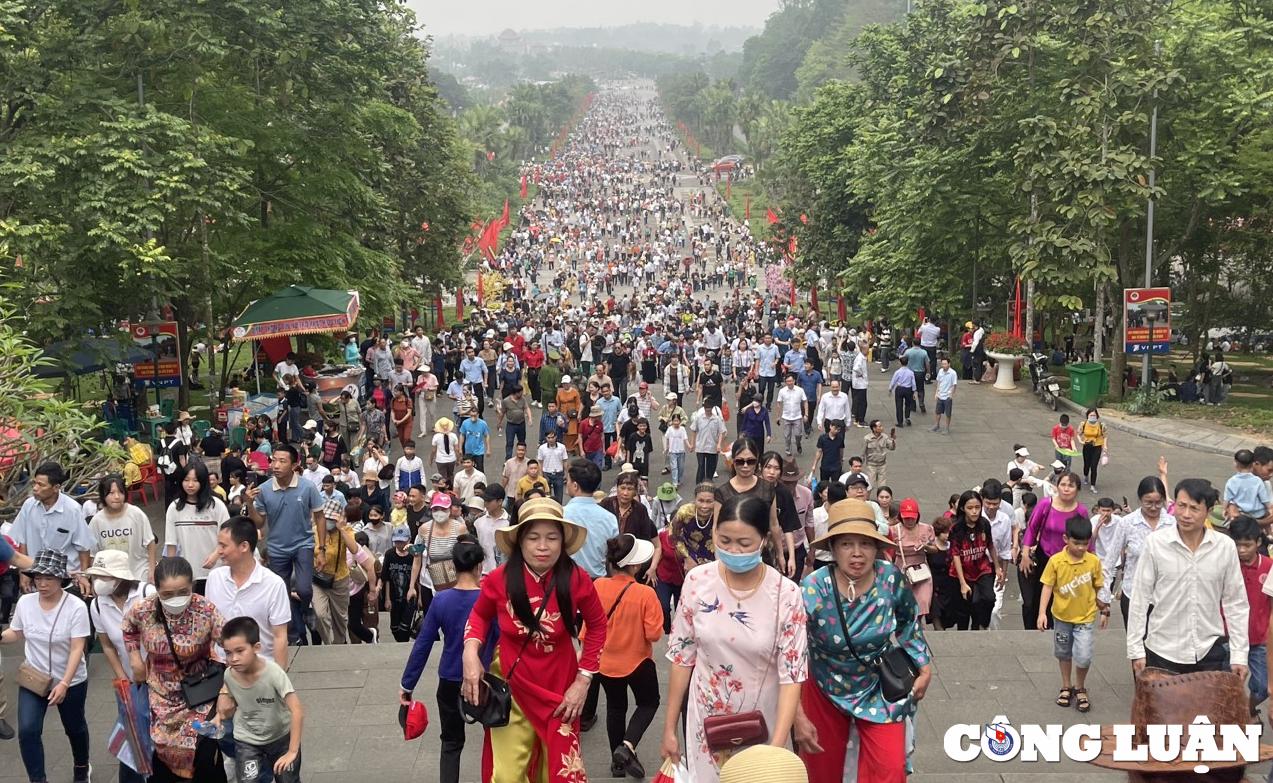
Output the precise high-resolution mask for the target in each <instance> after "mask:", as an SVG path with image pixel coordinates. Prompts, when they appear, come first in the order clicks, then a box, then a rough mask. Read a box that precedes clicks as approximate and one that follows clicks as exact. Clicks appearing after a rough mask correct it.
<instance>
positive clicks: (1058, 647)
mask: <svg viewBox="0 0 1273 783" xmlns="http://www.w3.org/2000/svg"><path fill="white" fill-rule="evenodd" d="M1091 541H1092V522H1091V520H1089V519H1088V518H1087V517H1085V516H1083V515H1081V514H1075V515H1074V516H1072V517H1070V518H1069V519H1067V520H1066V521H1065V548H1064V549H1062V550H1061V551H1060V552H1057V553H1056V554H1055V555H1052V557H1051V558H1049V559H1048V564H1047V565H1046V566H1045V567H1044V569H1043V576H1042V578H1041V581H1042V582H1043V596H1042V598H1041V599H1040V601H1039V619H1038V625H1039V630H1040V631H1046V630H1047V629H1048V616H1047V612H1048V605H1049V603H1050V604H1051V608H1052V619H1053V644H1052V653H1053V655H1055V656H1056V659H1057V662H1058V663H1059V665H1060V668H1061V692H1060V693H1059V694H1057V697H1056V703H1057V706H1059V707H1068V706H1070V704H1071V702H1074V703H1075V704H1076V706H1077V707H1078V711H1079V712H1087V711H1088V710H1090V709H1092V702H1091V700H1090V699H1089V698H1088V694H1087V688H1086V687H1084V685H1085V683H1086V682H1087V671H1088V669H1090V668H1091V666H1092V650H1093V648H1094V647H1095V642H1096V636H1095V628H1094V626H1095V624H1096V618H1097V614H1098V613H1099V615H1100V620H1101V628H1102V629H1104V628H1106V627H1107V626H1108V625H1109V605H1108V604H1104V603H1101V601H1100V600H1098V599H1097V597H1096V595H1097V592H1098V591H1099V590H1100V589H1101V587H1102V586H1104V579H1103V578H1102V576H1101V561H1100V558H1098V557H1097V556H1096V555H1094V554H1092V553H1091V552H1089V551H1088V544H1090V543H1091ZM1072 670H1073V675H1074V684H1073V686H1071V683H1070V675H1071V672H1072Z"/></svg>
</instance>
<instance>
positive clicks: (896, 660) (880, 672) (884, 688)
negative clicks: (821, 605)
mask: <svg viewBox="0 0 1273 783" xmlns="http://www.w3.org/2000/svg"><path fill="white" fill-rule="evenodd" d="M827 570H828V572H829V573H830V575H831V592H832V593H833V594H834V595H835V608H836V611H837V612H839V614H840V626H841V628H842V629H843V630H844V643H845V644H846V645H848V648H849V654H850V655H852V656H853V658H854V659H855V660H856V661H857V662H858V663H860V664H862V667H863V668H864V669H866V670H868V671H870V670H874V671H875V676H876V677H877V678H878V679H879V681H880V692H881V693H882V694H884V698H885V699H886V700H888V701H891V702H900V701H905V700H906V699H907V698H908V697H909V696H910V695H911V691H912V690H914V688H915V677H916V676H917V675H918V674H919V669H918V668H916V666H915V662H914V661H913V660H911V656H910V655H908V654H907V652H906V651H905V650H903V649H902V648H901V647H900V646H898V645H896V644H892V643H890V644H889V646H888V647H887V648H886V649H885V650H884V652H882V653H880V654H879V655H878V656H876V658H875V663H874V664H870V663H867V662H866V661H864V660H862V658H861V657H860V656H859V655H858V654H857V650H855V649H853V641H852V640H851V639H850V638H849V621H848V618H847V617H846V616H845V614H844V600H843V599H842V598H841V597H840V586H839V585H838V584H836V581H835V565H834V564H832V563H828V564H827Z"/></svg>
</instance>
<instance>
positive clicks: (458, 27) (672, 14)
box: [408, 0, 778, 35]
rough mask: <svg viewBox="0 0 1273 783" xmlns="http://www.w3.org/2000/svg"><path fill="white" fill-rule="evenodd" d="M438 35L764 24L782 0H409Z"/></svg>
mask: <svg viewBox="0 0 1273 783" xmlns="http://www.w3.org/2000/svg"><path fill="white" fill-rule="evenodd" d="M408 5H410V6H411V7H412V8H414V9H415V12H416V16H417V18H418V19H419V20H420V22H421V23H423V24H424V28H425V31H426V32H428V33H431V34H433V35H493V34H497V33H499V32H500V31H501V30H503V29H504V28H506V27H511V28H513V29H514V30H532V29H543V28H551V27H606V26H612V25H620V24H628V23H630V22H665V23H674V24H693V23H694V22H702V23H703V24H716V25H729V26H740V25H741V26H751V27H759V26H760V25H761V24H762V23H763V22H764V21H765V17H767V16H769V14H770V13H772V12H773V11H775V10H777V8H778V0H637V1H635V2H634V1H633V0H592V1H591V2H584V0H449V2H441V1H440V0H408Z"/></svg>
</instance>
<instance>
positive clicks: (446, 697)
mask: <svg viewBox="0 0 1273 783" xmlns="http://www.w3.org/2000/svg"><path fill="white" fill-rule="evenodd" d="M438 723H439V725H440V726H441V731H440V736H441V738H442V760H441V762H440V763H439V764H438V780H439V781H440V783H459V781H460V754H461V753H462V752H463V751H464V717H463V716H462V715H461V714H460V683H459V682H458V681H456V680H443V679H438Z"/></svg>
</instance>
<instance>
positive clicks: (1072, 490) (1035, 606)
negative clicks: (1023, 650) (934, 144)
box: [1021, 470, 1089, 631]
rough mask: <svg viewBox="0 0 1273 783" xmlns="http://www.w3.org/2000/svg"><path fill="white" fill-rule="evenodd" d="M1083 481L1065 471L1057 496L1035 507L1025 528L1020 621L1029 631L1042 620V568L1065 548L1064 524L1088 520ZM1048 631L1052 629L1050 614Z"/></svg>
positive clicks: (1022, 546)
mask: <svg viewBox="0 0 1273 783" xmlns="http://www.w3.org/2000/svg"><path fill="white" fill-rule="evenodd" d="M1082 484H1083V481H1082V479H1080V478H1079V477H1078V474H1077V473H1074V472H1073V471H1069V470H1067V471H1065V472H1064V473H1062V474H1061V476H1060V478H1058V479H1057V482H1056V495H1055V496H1053V497H1050V498H1044V499H1043V500H1040V501H1039V504H1038V505H1037V506H1035V507H1034V513H1033V514H1031V515H1030V521H1029V522H1028V523H1027V524H1026V529H1025V536H1024V537H1023V539H1022V541H1021V576H1022V578H1021V617H1022V621H1023V622H1024V623H1025V628H1026V630H1027V631H1028V630H1031V629H1032V628H1034V627H1036V626H1035V625H1034V624H1032V622H1031V621H1032V620H1035V621H1037V620H1038V617H1039V601H1040V599H1042V597H1043V583H1042V582H1041V581H1040V577H1041V576H1042V575H1043V566H1045V565H1047V563H1048V558H1050V557H1052V555H1055V554H1056V553H1057V552H1060V551H1061V550H1062V549H1064V548H1065V520H1067V519H1069V518H1070V517H1072V516H1074V515H1075V514H1081V515H1083V516H1084V517H1087V516H1089V514H1088V512H1087V508H1086V507H1085V506H1084V505H1083V504H1082V503H1080V502H1079V501H1078V495H1079V487H1080V486H1082ZM1047 616H1048V627H1049V628H1050V627H1052V613H1051V612H1050V611H1049V612H1048V613H1047Z"/></svg>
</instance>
